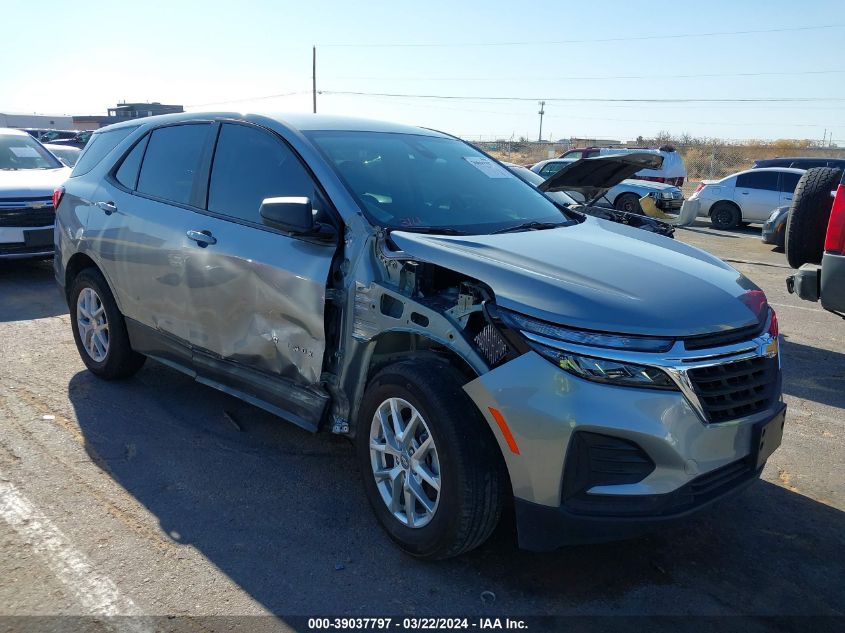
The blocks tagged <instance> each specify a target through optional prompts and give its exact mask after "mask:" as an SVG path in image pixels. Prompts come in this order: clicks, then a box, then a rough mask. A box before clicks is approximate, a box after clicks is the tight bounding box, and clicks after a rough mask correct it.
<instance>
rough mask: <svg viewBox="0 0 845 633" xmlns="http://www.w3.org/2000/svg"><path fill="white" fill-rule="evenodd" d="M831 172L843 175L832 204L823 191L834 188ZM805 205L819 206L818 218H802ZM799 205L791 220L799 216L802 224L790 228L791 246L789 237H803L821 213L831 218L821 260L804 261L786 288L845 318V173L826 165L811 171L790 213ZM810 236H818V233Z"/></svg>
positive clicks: (834, 193)
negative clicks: (801, 232)
mask: <svg viewBox="0 0 845 633" xmlns="http://www.w3.org/2000/svg"><path fill="white" fill-rule="evenodd" d="M830 172H835V173H837V174H839V175H840V182H839V183H838V185H837V186H836V190H835V192H831V193H832V194H833V202H832V203H831V202H829V200H830V198H827V199H825V197H824V196H823V193H822V192H825V191H828V190H830V176H831V173H830ZM805 204H806V206H807V207H809V208H812V207H815V208H816V209H815V210H816V211H817V215H816V217H806V218H805V217H802V213H801V211H802V210H803V209H802V207H804V206H805ZM796 207H797V210H798V211H799V213H798V214H796V215H795V217H794V218H790V222H791V223H793V221H794V220H796V219H798V220H799V221H800V224H794V223H793V224H792V226H790V227H789V228H790V229H792V234H791V235H788V236H787V245H789V240H798V239H802V238H803V236H801V235H800V234H799V233H798V231H799V230H814V229H815V228H816V226H817V223H816V219H817V218H818V217H819V216H821V217H825V216H827V217H828V221H827V231H826V233H824V236H825V238H824V243H823V244H822V251H823V252H822V256H821V263H820V264H817V263H815V262H811V263H804V264H802V265H801V267H800V268H799V269H798V271H797V272H796V273H795V274H793V275H791V276H790V277H788V278H787V280H786V288H787V290H789V292H790V293H795V294H797V295H798V296H799V297H800V298H801V299H805V300H807V301H820V302H821V305H822V307H823V308H824V309H825V310H830V311H831V312H834V313H836V314H839V315H840V316H843V317H845V172H843V170H841V169H835V170H834V169H831V168H824V167H822V168H818V169H810V170H808V171H807V173H806V175H805V176H804V178H802V183H801V184H800V185H799V190H796V192H795V204H794V205H793V210H792V211H791V212H790V215H792V213H794V212H795V211H796ZM827 207H829V208H827ZM798 227H800V229H799V228H798ZM809 237H811V239H812V240H814V239H815V236H808V238H809ZM790 263H791V262H790Z"/></svg>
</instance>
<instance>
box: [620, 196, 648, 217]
mask: <svg viewBox="0 0 845 633" xmlns="http://www.w3.org/2000/svg"><path fill="white" fill-rule="evenodd" d="M613 206H614V207H615V208H616V210H617V211H626V212H628V213H636V214H637V215H644V214H643V208H642V207H641V206H640V199H639V198H638V197H637V195H636V194H634V193H623V194H622V195H621V196H619V197H618V198H616V202H614V204H613Z"/></svg>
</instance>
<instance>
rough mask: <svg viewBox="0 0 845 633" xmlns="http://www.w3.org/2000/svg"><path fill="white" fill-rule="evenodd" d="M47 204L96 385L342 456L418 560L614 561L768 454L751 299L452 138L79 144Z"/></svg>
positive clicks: (772, 373)
mask: <svg viewBox="0 0 845 633" xmlns="http://www.w3.org/2000/svg"><path fill="white" fill-rule="evenodd" d="M626 160H627V159H626ZM80 166H81V167H80ZM56 197H57V199H58V200H59V202H58V218H57V229H56V240H57V243H56V248H57V255H56V258H55V269H56V278H57V280H58V282H59V284H60V285H61V286H63V288H64V291H65V293H66V296H67V300H68V304H69V306H70V313H71V321H72V328H73V335H74V337H75V340H76V344H77V346H78V348H79V352H80V355H81V356H82V360H83V361H84V362H85V364H86V365H87V366H88V368H89V369H90V370H91V371H92V372H93V373H95V374H97V375H98V376H101V377H102V378H105V379H115V378H125V377H128V376H130V375H132V374H133V373H135V372H137V371H138V370H139V369H140V368H141V366H142V364H143V363H144V360H145V358H147V357H149V358H152V359H155V360H156V361H159V362H162V363H165V364H166V365H168V366H169V367H172V368H174V369H176V370H178V371H181V372H184V373H185V374H187V375H189V376H191V377H193V378H195V379H196V380H197V381H199V382H201V383H203V384H205V385H208V386H210V387H214V388H216V389H220V390H222V391H225V392H226V393H229V394H233V395H235V396H237V397H239V398H242V399H244V400H246V401H248V402H250V403H253V404H254V405H256V406H259V407H262V408H264V409H266V410H268V411H271V412H273V413H275V414H277V415H278V416H279V417H281V418H284V419H286V420H288V421H290V422H293V423H294V424H297V425H299V426H301V427H303V428H305V429H307V430H309V431H319V430H327V431H329V432H333V433H337V434H343V435H348V436H350V437H351V438H354V442H355V445H356V450H357V457H358V460H359V463H360V468H361V470H362V473H363V479H364V486H365V489H366V493H367V496H368V497H369V500H370V502H371V504H372V506H373V509H374V511H375V513H376V515H377V516H378V518H379V520H380V521H381V523H382V525H383V526H384V528H385V530H386V531H387V532H388V533H389V535H390V536H391V537H392V538H393V539H394V540H395V541H396V542H397V543H398V544H399V546H400V547H402V548H403V549H404V550H405V551H407V552H409V553H411V554H413V555H415V556H420V557H430V558H445V557H449V556H455V555H458V554H460V553H462V552H465V551H467V550H469V549H472V548H474V547H476V546H478V545H480V544H481V543H483V542H484V540H485V539H486V538H487V537H488V536H489V535H490V533H491V531H492V530H493V528H494V527H495V526H496V524H497V522H498V520H499V517H500V514H501V512H502V511H503V508H505V507H507V508H511V507H513V509H514V512H515V516H516V522H517V527H518V538H519V543H520V544H521V545H522V546H523V547H526V548H530V549H550V548H553V547H557V546H560V545H563V544H568V543H577V542H584V541H595V540H605V539H612V538H618V537H620V536H628V535H631V534H634V533H637V532H639V531H641V530H643V529H645V528H647V527H649V526H651V525H653V524H654V523H655V522H657V521H663V520H666V519H671V518H677V517H681V516H684V515H686V514H688V513H690V512H691V511H693V510H697V509H699V508H702V507H703V506H706V505H708V504H709V503H710V502H712V501H714V500H715V499H718V498H720V497H722V496H724V495H726V494H728V493H730V492H733V491H736V490H738V489H740V488H742V487H744V486H745V485H747V484H749V483H751V482H753V481H754V480H755V479H756V478H757V476H758V475H759V473H760V471H761V469H762V467H763V465H764V463H765V462H766V459H767V458H768V457H769V455H770V454H771V453H772V451H774V450H775V448H777V446H778V445H779V444H780V441H781V436H782V427H783V421H784V409H785V407H784V404H783V402H782V398H781V387H780V380H781V378H780V361H779V355H778V352H779V347H778V337H777V319H776V317H775V314H774V312H773V311H772V309H771V308H770V307H769V305H768V303H767V301H766V298H765V296H764V294H763V293H762V292H761V291H760V289H759V288H757V287H756V286H755V285H754V284H753V283H752V282H750V281H749V280H748V279H746V278H745V277H743V276H742V275H741V274H740V273H738V272H737V271H736V270H734V269H733V268H731V267H730V266H728V265H726V264H724V263H723V262H721V261H720V260H718V259H716V258H714V257H712V256H710V255H708V254H707V253H704V252H702V251H700V250H697V249H695V248H692V247H690V246H687V245H685V244H682V243H678V242H675V241H673V240H671V239H669V238H666V237H663V236H660V235H656V234H654V233H649V232H646V231H642V230H639V229H635V228H631V227H628V226H625V225H623V224H615V223H612V222H608V221H606V220H601V219H597V218H593V217H589V216H587V215H585V214H582V213H580V212H579V211H577V208H575V209H571V208H568V207H563V206H559V205H558V204H556V203H555V202H554V201H553V200H552V199H551V198H550V197H547V195H546V194H545V193H543V192H540V191H538V190H536V189H535V188H534V187H532V186H531V185H530V184H528V183H527V182H526V181H524V180H522V179H521V178H520V177H519V176H517V175H515V174H514V173H512V172H510V171H509V170H507V169H506V168H505V167H504V166H502V165H501V164H500V163H498V162H496V161H495V160H493V159H492V158H490V157H488V156H486V155H485V154H483V153H481V152H479V151H478V150H476V149H474V148H473V147H471V146H470V145H468V144H466V143H464V142H462V141H460V140H458V139H456V138H454V137H451V136H448V135H446V134H442V133H439V132H434V131H431V130H424V129H419V128H413V127H405V126H399V125H392V124H387V123H379V122H373V121H362V120H354V119H342V118H333V117H325V116H316V115H291V116H285V117H275V116H261V115H243V114H232V113H207V114H193V113H192V114H178V115H168V116H165V117H151V118H148V119H143V120H142V121H137V120H136V121H129V122H125V123H120V124H117V125H114V126H110V127H107V128H104V129H102V130H98V131H97V132H96V133H95V134H94V135H93V136H92V138H91V141H90V142H89V143H88V145H87V147H86V149H85V151H84V153H83V155H82V157H81V159H80V161H79V163H78V164H77V167H76V169H74V171H73V173H72V175H71V177H70V179H69V180H68V181H67V183H66V184H65V187H64V189H63V190H61V191H59V192H57V196H56ZM509 497H512V498H513V504H512V505H511V504H510V503H506V501H507V499H508V498H509Z"/></svg>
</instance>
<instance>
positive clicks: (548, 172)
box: [540, 156, 569, 178]
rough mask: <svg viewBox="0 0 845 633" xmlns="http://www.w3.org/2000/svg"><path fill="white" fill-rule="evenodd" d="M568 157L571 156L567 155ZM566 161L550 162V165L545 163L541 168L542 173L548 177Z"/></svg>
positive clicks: (557, 170)
mask: <svg viewBox="0 0 845 633" xmlns="http://www.w3.org/2000/svg"><path fill="white" fill-rule="evenodd" d="M567 158H569V157H568V156H567ZM563 165H564V163H549V164H548V165H543V168H542V169H540V175H541V176H545V177H546V178H548V177H549V176H551V175H552V174H556V173H557V172H559V171H560V170H561V169H562V168H563Z"/></svg>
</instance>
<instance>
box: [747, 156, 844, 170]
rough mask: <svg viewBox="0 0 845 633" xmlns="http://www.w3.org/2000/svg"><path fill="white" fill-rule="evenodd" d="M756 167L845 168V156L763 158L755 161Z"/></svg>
mask: <svg viewBox="0 0 845 633" xmlns="http://www.w3.org/2000/svg"><path fill="white" fill-rule="evenodd" d="M753 167H754V168H760V167H794V168H795V169H812V168H813V167H837V168H839V169H845V158H818V157H807V156H796V157H791V158H790V157H782V158H763V159H760V160H755V161H754V165H753Z"/></svg>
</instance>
